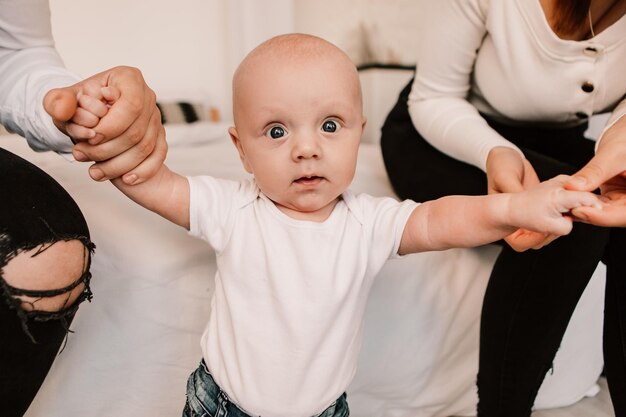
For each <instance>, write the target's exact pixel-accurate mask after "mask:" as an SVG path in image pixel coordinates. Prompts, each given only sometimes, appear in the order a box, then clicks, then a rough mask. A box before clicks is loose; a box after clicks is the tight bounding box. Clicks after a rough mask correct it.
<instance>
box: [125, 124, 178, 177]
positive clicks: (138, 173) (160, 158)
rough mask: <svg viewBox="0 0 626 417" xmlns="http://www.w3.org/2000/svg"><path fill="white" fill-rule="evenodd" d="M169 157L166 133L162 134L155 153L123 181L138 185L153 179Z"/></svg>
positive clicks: (126, 175)
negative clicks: (167, 156)
mask: <svg viewBox="0 0 626 417" xmlns="http://www.w3.org/2000/svg"><path fill="white" fill-rule="evenodd" d="M166 155H167V142H166V140H165V133H163V134H160V135H159V137H158V139H157V141H156V146H155V148H154V151H152V153H151V154H150V156H148V157H147V158H146V159H144V160H143V162H142V163H141V164H139V165H138V166H137V167H136V168H135V169H133V170H132V171H131V172H128V173H127V174H124V175H123V177H122V180H123V181H124V183H126V184H128V185H137V184H141V183H142V182H144V181H146V180H148V179H150V178H152V177H153V176H154V174H156V173H157V171H158V170H159V168H160V167H161V165H163V162H164V161H165V157H166Z"/></svg>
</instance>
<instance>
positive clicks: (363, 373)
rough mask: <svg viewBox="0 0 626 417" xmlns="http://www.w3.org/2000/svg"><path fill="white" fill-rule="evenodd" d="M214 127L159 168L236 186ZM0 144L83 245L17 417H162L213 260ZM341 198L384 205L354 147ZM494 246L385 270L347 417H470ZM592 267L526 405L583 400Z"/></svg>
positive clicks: (199, 247) (221, 134) (380, 187)
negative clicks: (25, 163) (46, 191)
mask: <svg viewBox="0 0 626 417" xmlns="http://www.w3.org/2000/svg"><path fill="white" fill-rule="evenodd" d="M226 127H227V124H224V123H219V122H218V123H214V122H203V121H201V122H197V123H194V124H189V125H179V126H168V135H169V138H170V139H169V140H170V150H169V154H168V164H169V165H170V166H171V167H173V168H175V169H177V170H178V171H180V172H182V173H184V174H191V175H193V174H201V173H207V174H212V175H216V176H223V177H228V178H235V179H237V178H245V176H246V175H247V174H245V173H244V171H243V169H242V168H241V166H240V162H239V159H238V156H237V154H236V151H235V149H234V147H233V146H232V144H231V143H230V140H229V139H228V135H227V132H226ZM0 146H2V147H4V148H6V149H8V150H10V151H12V152H14V153H17V154H19V155H22V156H23V157H25V158H26V159H28V160H31V161H33V162H34V163H35V164H37V165H38V166H40V167H42V168H43V169H44V170H45V171H47V172H48V173H50V174H51V175H52V176H53V177H54V178H55V179H57V180H58V181H59V182H60V183H61V184H63V185H64V186H65V188H66V189H67V190H68V192H69V193H70V194H71V195H72V196H73V197H74V198H75V200H76V201H77V203H78V204H79V206H80V207H81V209H82V210H83V212H84V214H85V216H86V218H87V221H88V223H89V226H90V229H91V233H92V239H93V240H94V242H95V243H96V245H97V249H96V253H95V256H94V258H93V266H92V272H93V284H92V285H93V291H94V293H95V297H94V299H93V301H92V302H91V304H87V303H86V304H84V305H83V306H82V307H81V308H80V310H79V313H78V315H77V317H76V319H75V320H74V322H73V324H72V330H73V333H72V334H70V336H69V340H68V341H67V345H66V346H65V347H64V349H63V350H62V352H60V353H59V355H58V358H57V360H56V361H55V363H54V365H53V367H52V369H51V371H50V373H49V375H48V377H47V379H46V381H45V382H44V385H43V387H42V388H41V390H40V392H39V394H38V396H37V397H36V399H35V401H34V403H33V404H32V406H31V407H30V409H29V411H28V412H27V414H26V416H27V417H61V416H63V417H65V416H87V417H91V416H93V417H100V416H107V417H108V416H115V417H127V416H128V417H130V416H133V417H136V416H151V417H155V416H156V417H158V416H163V417H165V416H168V417H169V416H175V415H180V412H181V410H182V407H183V404H184V401H185V381H186V379H187V376H188V374H189V373H190V372H191V371H192V370H193V369H194V368H195V367H196V366H197V363H198V361H199V359H200V346H199V339H200V335H201V332H202V330H203V328H204V325H205V323H206V322H207V317H208V314H209V300H210V297H211V294H212V290H213V273H214V270H215V258H214V254H213V252H212V250H211V249H210V247H209V246H208V245H207V244H205V243H204V242H202V241H200V240H197V239H195V238H192V237H190V236H189V235H188V234H187V232H186V231H185V230H183V229H181V228H179V227H177V226H174V225H172V224H170V223H168V222H167V221H165V220H163V219H161V218H160V217H158V216H157V215H155V214H153V213H150V212H148V211H146V210H144V209H143V208H141V207H139V206H137V205H135V204H134V203H132V202H131V201H130V200H128V199H127V198H126V197H124V196H123V195H122V194H121V193H119V192H118V191H117V190H116V189H115V188H114V187H113V186H112V185H111V184H110V183H96V182H93V181H91V180H90V179H89V178H88V176H87V172H86V169H87V165H86V164H80V163H68V162H67V161H66V160H64V159H63V158H62V157H60V156H58V155H56V154H53V153H35V152H32V151H31V150H30V149H29V148H28V147H27V145H26V143H25V141H24V140H23V139H21V138H18V137H16V136H14V135H6V136H0ZM353 189H354V190H356V191H357V192H368V193H371V194H374V195H393V192H392V189H391V187H390V185H389V183H388V180H387V177H386V175H385V171H384V167H383V163H382V158H381V155H380V151H379V147H378V146H377V145H376V144H375V143H363V144H362V145H361V149H360V154H359V160H358V168H357V174H356V178H355V181H354V185H353ZM498 250H499V249H498V248H497V247H496V246H494V245H488V246H484V247H480V248H476V249H469V250H468V249H464V250H460V249H458V250H448V251H444V252H432V253H423V254H415V255H410V256H406V257H404V258H401V259H397V260H392V261H390V262H388V264H387V265H386V267H385V268H384V269H383V271H382V272H381V274H380V277H378V279H377V283H376V285H375V286H374V288H373V291H372V294H371V297H370V300H369V304H368V308H367V312H366V318H365V332H364V335H365V338H364V343H363V348H362V352H361V356H360V359H359V363H360V365H359V366H360V367H359V371H358V373H357V375H356V377H355V379H354V381H353V383H352V384H351V386H350V388H349V390H348V397H349V400H350V405H351V410H352V414H351V415H353V416H355V417H408V416H411V417H445V416H450V415H473V414H474V407H475V402H476V390H475V386H474V381H475V376H476V372H477V358H478V326H479V315H480V308H481V300H482V295H483V292H484V290H485V285H486V283H487V279H488V275H489V270H490V268H491V264H492V262H493V260H494V258H495V256H496V255H497V252H498ZM603 280H604V273H603V270H602V267H600V268H599V270H598V271H597V273H596V274H595V275H594V278H593V280H592V281H591V283H590V285H589V287H588V288H587V290H586V292H585V294H584V296H583V299H582V300H581V302H580V303H579V306H578V308H577V311H576V314H575V316H574V317H573V319H572V321H571V324H570V327H569V328H568V331H567V334H566V337H565V339H564V341H563V344H562V346H561V349H560V350H559V353H558V356H557V358H556V360H555V363H554V370H553V372H552V373H550V374H549V375H548V376H547V378H546V381H545V382H544V384H543V386H542V388H541V391H540V394H539V398H538V400H537V403H536V406H537V407H538V408H551V407H561V406H565V405H568V404H572V403H574V402H576V401H578V400H579V399H581V398H583V397H584V396H586V395H594V394H595V392H597V384H596V381H597V380H598V376H599V375H600V372H601V370H602V352H601V333H602V330H601V328H602V304H603Z"/></svg>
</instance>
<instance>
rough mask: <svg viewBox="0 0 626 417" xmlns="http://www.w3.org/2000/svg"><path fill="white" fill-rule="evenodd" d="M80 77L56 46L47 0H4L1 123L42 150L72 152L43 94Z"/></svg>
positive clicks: (0, 12) (0, 9)
mask: <svg viewBox="0 0 626 417" xmlns="http://www.w3.org/2000/svg"><path fill="white" fill-rule="evenodd" d="M79 80H80V78H79V77H78V76H77V75H75V74H72V73H71V72H69V71H68V70H66V69H65V68H64V66H63V62H62V60H61V58H60V57H59V54H58V53H57V51H56V49H55V48H54V42H53V39H52V31H51V25H50V8H49V6H48V1H47V0H0V123H2V124H3V125H5V126H6V127H7V128H8V129H9V130H11V131H14V132H16V133H18V134H20V135H22V136H24V137H25V138H26V140H27V141H28V144H29V145H30V146H31V147H32V148H33V149H35V150H37V151H44V150H53V151H56V152H61V153H69V152H71V149H72V146H73V144H72V141H71V140H70V138H69V137H68V136H67V135H65V134H64V133H62V132H61V131H59V130H58V129H57V128H56V126H55V124H54V123H53V121H52V119H51V118H50V117H49V116H48V115H47V113H46V112H45V110H44V108H43V98H44V96H45V94H46V93H47V92H48V90H50V89H51V88H54V87H59V86H64V85H70V84H74V83H76V82H77V81H79Z"/></svg>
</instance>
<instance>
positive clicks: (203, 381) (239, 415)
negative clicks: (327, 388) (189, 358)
mask: <svg viewBox="0 0 626 417" xmlns="http://www.w3.org/2000/svg"><path fill="white" fill-rule="evenodd" d="M349 415H350V410H349V409H348V402H347V400H346V394H345V393H344V394H343V395H342V396H341V397H339V398H338V399H337V401H335V402H334V403H333V404H331V405H330V406H329V407H328V408H327V409H326V410H324V411H323V412H322V413H321V414H318V415H317V416H314V417H348V416H349ZM183 417H252V416H250V414H247V413H246V412H245V411H243V410H242V409H241V408H239V407H238V406H237V404H235V403H233V402H232V401H231V400H230V398H228V396H227V395H226V394H225V393H224V392H223V391H222V390H221V389H220V387H219V386H218V385H217V384H216V383H215V381H214V380H213V377H212V376H211V374H210V373H209V370H208V369H207V367H206V364H205V363H204V360H203V361H201V362H200V366H198V369H196V370H195V371H194V372H193V373H192V374H191V375H190V376H189V380H188V381H187V403H186V404H185V409H184V410H183ZM269 417H271V416H269Z"/></svg>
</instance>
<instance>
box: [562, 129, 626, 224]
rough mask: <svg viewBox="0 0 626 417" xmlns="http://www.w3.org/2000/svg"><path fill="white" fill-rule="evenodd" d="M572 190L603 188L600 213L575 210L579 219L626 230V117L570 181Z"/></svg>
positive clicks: (605, 137)
mask: <svg viewBox="0 0 626 417" xmlns="http://www.w3.org/2000/svg"><path fill="white" fill-rule="evenodd" d="M566 188H568V189H570V190H585V191H593V190H595V189H597V188H600V191H601V193H602V194H601V198H602V201H603V202H604V205H603V207H602V209H601V210H599V209H597V208H594V207H580V208H577V209H575V210H572V214H573V215H574V216H576V219H577V220H580V221H583V222H585V223H591V224H595V225H597V226H607V227H626V118H625V117H622V118H621V119H620V120H618V121H617V122H616V123H615V124H614V125H613V127H612V128H611V129H609V130H608V131H607V132H606V133H605V134H604V136H603V138H602V140H601V142H600V144H599V146H598V150H597V152H596V155H595V156H594V157H593V158H592V159H591V160H590V161H589V162H588V163H587V165H585V166H584V167H583V168H582V169H581V170H580V171H578V173H576V174H575V175H574V177H573V178H572V179H571V180H570V181H568V182H567V184H566Z"/></svg>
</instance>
